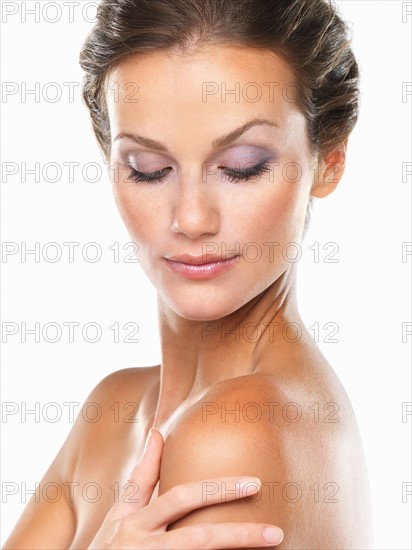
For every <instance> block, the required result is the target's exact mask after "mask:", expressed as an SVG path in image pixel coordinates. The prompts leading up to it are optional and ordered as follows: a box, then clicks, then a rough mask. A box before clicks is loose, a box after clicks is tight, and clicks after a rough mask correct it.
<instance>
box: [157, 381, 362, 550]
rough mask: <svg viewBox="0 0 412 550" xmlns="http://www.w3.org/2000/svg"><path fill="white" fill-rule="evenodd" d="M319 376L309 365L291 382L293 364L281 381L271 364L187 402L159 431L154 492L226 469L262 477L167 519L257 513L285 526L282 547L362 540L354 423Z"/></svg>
mask: <svg viewBox="0 0 412 550" xmlns="http://www.w3.org/2000/svg"><path fill="white" fill-rule="evenodd" d="M313 376H315V373H314V374H313ZM315 378H316V376H315ZM327 378H328V377H327V376H326V379H324V380H322V381H321V382H322V383H320V382H319V380H316V379H313V380H311V379H310V374H309V372H308V373H307V376H301V377H300V385H299V384H297V385H296V388H294V382H293V380H294V376H293V373H292V374H290V376H289V383H286V380H285V378H284V376H283V377H282V376H279V377H276V376H275V375H273V374H271V373H258V374H252V375H247V376H241V377H238V378H233V379H230V380H227V381H225V382H223V383H220V384H217V385H216V386H214V387H213V388H211V389H210V391H209V392H207V393H206V394H205V395H204V396H203V397H202V399H201V400H200V401H199V402H197V403H196V404H195V405H194V406H193V407H191V408H190V409H188V410H187V412H186V413H185V414H184V415H182V416H181V417H180V419H179V421H178V422H177V423H176V424H175V425H174V427H173V429H172V431H171V433H170V435H169V436H168V437H167V439H166V442H165V448H164V452H163V459H162V469H161V477H160V484H159V494H161V493H163V492H165V491H167V490H168V489H170V488H171V487H172V486H174V485H176V484H180V483H185V482H189V481H201V480H205V479H209V478H212V477H220V476H226V475H230V476H232V475H247V476H257V477H259V478H260V480H261V482H262V487H261V489H260V491H259V494H258V496H257V497H256V498H255V499H254V500H253V499H252V500H249V499H245V500H243V501H238V502H223V503H221V504H219V505H212V506H208V507H205V508H203V509H199V510H196V511H194V512H192V513H191V514H188V515H187V516H185V517H184V518H182V519H181V520H179V521H178V522H175V524H173V525H172V527H171V528H173V529H174V528H177V527H181V526H184V525H189V524H191V523H196V522H219V521H259V522H261V521H262V522H268V523H274V524H277V525H279V526H280V527H282V528H283V529H284V532H285V538H284V541H283V542H282V544H281V545H280V547H281V548H320V549H322V548H325V549H326V548H328V549H331V548H370V547H371V546H372V535H371V518H370V512H369V505H368V484H367V478H366V472H365V468H364V461H363V454H362V448H361V444H360V439H359V433H358V430H357V426H356V422H355V420H354V415H353V411H352V408H351V406H350V403H349V400H348V399H347V396H346V393H345V392H344V390H343V388H341V386H340V385H339V384H338V383H337V382H336V380H335V379H334V377H333V376H331V377H330V380H328V379H327ZM302 381H304V384H303V385H304V386H305V387H304V388H302V387H301V386H302ZM324 405H328V408H326V409H325V408H324ZM355 525H356V527H354V526H355Z"/></svg>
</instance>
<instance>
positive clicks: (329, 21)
mask: <svg viewBox="0 0 412 550" xmlns="http://www.w3.org/2000/svg"><path fill="white" fill-rule="evenodd" d="M350 43H351V37H350V36H349V27H348V25H347V24H346V23H345V22H344V21H343V20H342V19H341V17H340V16H339V14H338V8H337V7H336V5H335V4H333V3H332V2H331V1H329V0H264V1H262V0H101V3H100V4H99V7H98V10H97V22H96V24H95V25H94V27H93V29H92V30H91V32H90V33H89V35H88V37H87V39H86V41H85V43H84V45H83V47H82V50H81V52H80V60H79V61H80V65H81V67H82V69H83V71H84V73H85V74H84V79H83V87H82V95H83V100H84V102H85V104H86V106H87V107H88V109H89V111H90V116H91V121H92V126H93V131H94V133H95V135H96V138H97V141H98V144H99V146H100V149H101V151H102V153H103V155H104V157H105V159H106V161H107V160H108V158H109V156H110V141H111V136H110V125H109V117H108V112H107V107H106V101H105V91H106V90H105V84H106V79H107V76H108V75H109V73H110V71H111V70H112V69H114V68H115V66H116V65H117V64H118V63H119V62H120V61H122V60H124V59H125V58H126V57H128V56H131V55H136V54H139V53H140V54H145V53H153V52H156V51H170V52H173V53H182V54H184V53H190V52H191V51H195V50H196V48H198V47H202V46H205V45H210V44H226V45H239V46H247V47H251V48H260V49H266V50H271V51H273V52H274V53H276V54H278V55H280V56H281V57H283V59H284V60H285V61H286V62H287V63H288V64H289V65H290V67H291V68H292V72H293V74H294V77H295V82H296V85H297V96H296V99H295V101H296V105H297V107H298V109H299V110H300V111H301V112H302V114H303V115H304V117H305V119H306V128H307V137H308V141H309V146H310V150H311V152H312V154H314V155H316V156H318V157H322V156H323V155H325V154H326V153H327V152H329V151H332V150H333V149H334V148H335V147H336V146H338V145H339V144H340V143H341V142H343V141H344V140H345V139H346V138H347V137H348V136H349V135H350V133H351V132H352V130H353V128H354V126H355V124H356V121H357V118H358V110H359V95H360V93H359V68H358V64H357V62H356V59H355V56H354V54H353V51H352V49H351V46H350ZM312 200H313V199H310V201H309V204H308V211H307V217H306V223H305V230H306V227H307V225H308V223H309V219H310V212H311V207H312Z"/></svg>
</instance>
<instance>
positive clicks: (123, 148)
mask: <svg viewBox="0 0 412 550" xmlns="http://www.w3.org/2000/svg"><path fill="white" fill-rule="evenodd" d="M293 80H294V78H293V74H292V73H291V69H290V67H289V66H288V65H287V63H286V62H285V61H283V59H282V58H280V57H279V56H277V55H275V54H273V53H271V52H263V51H257V50H254V49H250V48H241V47H237V46H232V45H230V46H229V45H227V46H223V45H212V46H208V47H203V48H201V49H198V50H196V49H194V50H193V51H192V52H190V54H189V55H182V54H180V53H170V52H169V53H164V52H163V53H161V52H157V53H152V54H145V55H144V56H131V57H130V58H129V59H127V60H124V61H123V62H121V63H120V64H118V65H117V66H116V67H115V68H114V70H113V71H112V73H111V74H110V78H109V81H108V82H107V93H106V101H107V106H108V113H109V118H110V126H111V154H110V159H109V164H110V177H111V181H112V186H113V194H114V198H115V201H116V204H117V207H118V209H119V212H120V215H121V217H122V219H123V221H124V223H125V226H126V228H127V230H128V232H129V234H130V237H131V239H132V240H133V241H134V242H135V243H136V244H137V245H138V249H139V252H138V259H139V262H140V265H141V266H142V268H143V269H144V271H145V272H146V274H147V275H148V277H149V279H150V280H151V281H152V283H153V284H154V286H155V288H156V290H157V295H158V312H159V323H160V337H161V350H162V358H161V364H160V365H157V366H153V367H145V368H130V369H123V370H120V371H117V372H115V373H113V374H112V375H110V376H108V377H106V378H105V379H103V380H102V381H101V382H100V383H99V384H98V385H97V386H96V388H95V389H94V390H93V391H92V393H91V394H90V396H89V397H88V399H87V400H86V401H87V402H90V401H96V402H98V403H99V404H100V406H101V407H102V410H103V415H102V418H101V420H100V421H99V422H98V423H96V424H90V423H87V422H85V421H84V419H82V418H81V416H79V417H78V419H77V420H76V423H75V425H74V427H73V429H72V430H71V432H70V434H69V436H68V438H67V440H66V442H65V444H64V445H63V447H62V449H61V450H60V452H59V454H58V455H57V457H56V459H55V461H54V462H53V464H52V465H51V467H50V469H49V470H48V472H47V473H46V474H45V477H44V479H43V481H42V483H43V484H45V483H47V482H50V481H51V480H53V481H55V482H58V483H60V484H61V486H62V488H64V487H66V486H65V485H64V483H65V482H66V483H67V482H69V481H75V482H77V483H79V487H83V486H84V485H85V484H87V483H89V482H90V481H94V482H96V483H99V486H100V487H101V488H102V496H101V498H100V499H99V500H98V502H96V503H90V502H88V501H87V500H86V499H85V498H82V497H81V493H80V496H78V497H77V498H76V493H74V496H73V495H71V494H70V492H69V490H68V489H67V487H66V488H65V490H64V494H65V497H64V498H62V499H61V500H60V501H59V502H58V503H54V504H51V503H48V502H45V501H44V499H43V500H41V502H40V503H35V502H34V500H32V501H31V502H30V503H29V504H28V506H27V507H26V510H25V512H24V514H23V516H22V518H21V519H20V521H19V523H18V525H17V526H16V528H15V530H14V532H13V534H12V535H11V537H10V539H9V541H8V542H7V543H6V546H5V547H4V548H5V549H6V548H7V549H11V548H42V549H46V548H50V549H51V548H53V549H56V548H69V549H72V550H75V549H76V550H77V549H80V548H89V547H90V548H95V547H96V546H95V542H92V541H93V540H95V541H98V543H97V544H98V545H100V546H99V547H102V548H112V547H113V544H114V543H113V540H116V537H118V539H117V540H116V543H115V546H114V547H116V548H119V549H122V548H129V547H131V548H139V547H142V546H139V545H141V544H146V546H144V547H145V548H147V547H152V548H165V547H166V548H167V547H170V548H173V547H176V548H196V547H202V548H238V547H239V544H241V545H242V546H241V547H243V548H247V547H256V548H257V547H260V546H263V544H264V542H263V539H262V532H263V531H262V530H263V525H275V526H278V527H280V528H281V529H282V530H283V532H284V538H283V541H282V542H281V543H280V544H278V545H277V546H276V547H277V548H280V549H309V548H310V549H313V548H317V549H325V550H326V549H328V550H330V549H338V548H339V549H343V548H345V549H355V548H362V549H367V548H373V536H372V528H371V523H372V520H371V512H370V502H369V494H368V480H367V474H366V468H365V461H364V457H363V451H362V445H361V441H360V437H359V431H358V427H357V423H356V418H355V415H354V413H353V410H352V407H351V404H350V401H349V399H348V397H347V395H346V392H345V390H344V388H343V387H342V384H341V383H340V381H339V379H338V378H337V376H336V374H335V373H334V371H333V369H332V367H331V366H330V365H329V364H328V362H327V360H326V359H325V357H324V356H323V355H322V353H321V352H320V350H319V349H318V347H317V346H316V344H315V343H314V341H313V338H312V336H311V334H310V333H309V331H308V330H307V329H306V327H305V325H304V323H303V321H302V319H301V317H300V315H299V311H298V307H297V301H296V274H297V263H296V262H293V261H290V260H289V259H288V257H287V256H285V254H283V253H282V252H283V251H284V250H285V247H287V246H288V244H289V243H298V244H299V243H301V240H302V233H303V226H304V220H305V213H306V207H307V204H308V200H309V197H310V196H312V197H317V198H321V197H325V196H327V195H328V194H330V193H331V192H332V191H333V190H334V189H335V188H336V186H337V184H338V182H339V180H340V179H341V177H342V174H343V171H344V165H345V157H346V148H347V140H344V141H342V143H340V144H339V146H338V147H336V148H335V149H334V150H333V151H329V152H328V153H327V154H326V155H325V156H324V157H322V158H318V157H315V156H312V154H311V153H310V148H309V142H308V139H307V135H306V121H305V118H304V116H303V115H302V113H300V111H299V110H298V108H297V106H296V104H295V102H294V101H292V100H291V99H290V96H288V94H287V92H286V90H289V89H290V88H288V84H290V83H291V82H293ZM271 82H272V83H274V82H276V83H278V84H277V85H275V86H273V87H272V88H270V87H268V86H267V83H271ZM205 83H209V84H210V83H214V84H213V86H212V87H211V88H208V89H209V90H210V89H212V88H213V89H215V90H216V85H217V87H218V88H217V90H218V92H217V93H214V94H210V95H207V96H204V94H203V95H202V92H204V90H205ZM236 83H239V86H240V90H241V91H242V90H248V91H249V93H247V92H246V93H245V95H243V93H242V92H241V94H240V97H238V98H236V96H235V95H233V94H232V95H231V94H227V95H225V94H224V93H223V94H222V93H221V92H222V89H223V84H225V85H226V88H227V90H233V89H234V88H235V86H236ZM250 83H254V84H257V86H258V87H260V89H261V91H262V95H261V97H260V98H259V99H258V100H257V101H251V100H250V97H253V94H252V89H251V88H247V86H248V84H250ZM265 83H266V84H265ZM136 84H138V95H137V96H134V97H135V98H136V97H137V99H138V101H137V102H136V101H131V100H130V99H131V95H130V94H131V92H133V91H136ZM237 99H239V101H238V100H237ZM257 119H258V120H259V121H260V123H259V124H254V125H253V126H250V127H249V128H248V129H246V128H244V132H243V133H241V132H240V131H239V132H237V134H236V135H234V134H233V132H234V131H235V130H236V129H238V128H240V127H242V126H243V127H244V125H245V124H246V123H248V122H250V121H252V120H255V121H256V120H257ZM263 119H265V120H268V121H270V122H272V124H263V123H262V120H263ZM228 134H232V135H231V138H232V140H231V141H229V139H228V137H227V136H228ZM139 136H140V137H139ZM223 136H226V138H225V139H224V140H223ZM143 138H144V139H143ZM218 140H219V141H218ZM262 161H267V162H268V163H269V165H270V167H271V170H270V171H267V172H265V173H263V174H261V175H260V176H258V177H256V178H254V179H252V180H249V181H246V180H242V181H231V180H230V178H229V179H228V177H227V176H228V174H229V173H230V169H232V175H233V169H234V168H236V167H237V168H240V169H243V168H246V167H250V166H254V165H256V164H258V163H260V162H262ZM132 168H133V169H134V170H137V171H139V172H142V173H146V174H147V173H154V172H155V171H158V170H160V171H162V173H163V174H165V177H164V178H163V180H162V181H158V182H154V183H148V182H139V183H136V182H135V181H133V180H132V179H131V178H130V177H129V175H130V173H131V170H132ZM268 243H269V245H268ZM270 243H272V244H270ZM273 243H278V244H273ZM251 244H252V245H253V246H251ZM206 245H207V246H212V247H213V251H214V252H215V253H217V254H221V255H222V256H224V255H225V254H226V253H228V252H229V255H233V254H236V255H237V256H238V259H237V261H236V264H235V265H234V266H233V268H232V269H230V270H229V271H227V272H225V273H221V274H219V275H217V276H215V277H213V278H211V279H207V280H193V279H187V278H185V277H182V276H181V275H179V274H178V273H175V272H173V271H172V270H171V269H169V266H168V264H167V260H166V259H165V257H167V256H175V255H180V254H191V255H196V256H198V255H201V254H202V253H204V252H205V248H204V247H205V246H206ZM256 249H257V250H260V251H261V256H260V257H258V259H256V256H255V255H254V254H253V252H254V251H256ZM208 250H210V249H208ZM119 283H120V282H119ZM120 284H121V283H120ZM115 290H116V289H113V291H114V292H115ZM136 292H138V289H136ZM139 314H143V312H140V313H139ZM293 327H294V328H293ZM290 329H291V330H290ZM294 336H296V337H295V338H294ZM361 367H362V366H361V365H355V364H354V365H348V368H361ZM113 402H116V403H118V404H119V407H120V408H119V410H120V418H119V415H118V416H117V417H115V413H114V411H113ZM133 407H134V408H133ZM130 411H132V413H133V411H134V413H135V414H134V416H133V414H132V415H131V414H129V412H130ZM259 414H260V416H259ZM133 418H134V419H135V422H133ZM136 420H137V422H136ZM151 427H156V428H158V430H159V431H160V433H161V435H162V437H163V440H164V446H162V444H161V442H160V441H159V437H158V438H157V439H158V443H157V444H158V446H159V447H158V448H157V449H156V450H154V451H153V452H154V454H156V452H158V453H159V454H157V455H156V456H157V459H154V463H153V464H152V467H153V469H152V470H151V471H150V473H148V474H147V477H146V475H145V474H143V475H142V472H141V471H140V470H139V468H138V469H137V470H135V469H134V468H135V466H136V463H137V462H138V461H139V459H140V458H141V456H142V453H143V447H144V443H145V440H146V437H147V434H148V432H149V430H150V428H151ZM155 433H156V432H155ZM158 435H159V434H158V433H157V435H156V436H158ZM161 446H162V449H160V447H161ZM160 453H161V463H160V470H159V472H158V478H159V481H158V483H157V485H156V486H155V487H154V488H153V484H154V479H155V478H156V475H157V472H156V468H157V466H156V460H158V459H159V456H160ZM141 467H142V464H140V468H141ZM144 467H146V466H143V468H144ZM150 468H151V466H148V469H149V470H150ZM131 471H134V474H132V479H136V480H141V481H140V483H139V486H142V487H143V494H144V496H143V500H142V502H144V503H146V502H147V501H148V498H149V494H150V493H151V491H152V489H153V491H152V493H151V495H150V500H149V502H148V508H141V509H135V508H133V510H132V513H131V515H130V517H124V516H122V513H123V512H119V509H118V507H117V503H113V500H114V498H113V496H114V494H115V487H114V485H115V484H116V483H117V484H118V487H119V488H124V486H125V484H126V482H127V480H128V479H129V478H130V472H131ZM143 471H146V470H143ZM133 476H136V477H135V478H133ZM239 476H242V477H243V476H253V477H257V478H259V479H260V482H261V488H260V489H259V490H258V491H257V492H256V494H255V498H252V495H251V492H252V491H253V488H252V486H251V485H250V486H249V489H250V492H247V493H246V494H244V493H242V495H239V494H235V495H234V496H233V495H232V496H229V495H230V491H229V490H228V487H229V486H228V485H225V486H223V485H222V486H221V485H218V492H217V495H218V499H219V501H218V502H216V501H214V500H213V502H212V501H211V500H210V498H211V499H213V498H216V494H215V495H214V494H213V487H214V486H213V485H212V486H211V487H212V489H211V490H209V489H210V486H209V485H207V484H205V483H206V480H212V479H214V480H216V479H217V478H220V479H221V478H223V477H228V478H232V480H233V478H234V477H236V478H238V477H239ZM143 478H144V479H143ZM219 483H220V482H219ZM193 484H195V485H193ZM199 484H200V485H201V487H202V490H203V488H206V490H207V492H206V494H205V495H204V496H205V499H204V501H203V500H202V502H201V503H200V506H198V505H199V495H198V494H196V491H197V490H198V488H199ZM252 485H253V484H252ZM176 487H179V488H178V489H175V492H173V488H176ZM125 490H126V489H125ZM127 490H129V491H130V487H129V488H128V489H127ZM219 491H220V492H221V493H220V492H219ZM128 494H129V496H130V493H128ZM239 496H242V498H239ZM206 497H208V498H206ZM223 497H224V498H223ZM222 500H224V501H222ZM162 506H164V508H163V509H162ZM113 510H114V511H113ZM181 512H184V515H182V514H181ZM119 513H120V516H121V517H122V518H123V519H122V521H121V528H120V529H119V530H118V531H117V534H116V533H113V526H114V523H113V521H114V520H115V519H116V518H117V519H119V517H120V516H119V515H118V514H119ZM139 518H141V519H139ZM143 518H144V520H143ZM142 522H143V523H142ZM156 522H157V523H156ZM238 522H241V523H242V524H243V528H242V529H243V531H241V532H240V531H239V529H238V527H239V526H238V527H236V526H235V525H233V527H231V528H230V529H228V528H227V525H226V524H227V523H231V524H234V523H238ZM143 524H144V529H146V528H148V529H149V531H148V532H147V531H142V526H143ZM205 524H207V526H205ZM166 525H167V527H166ZM199 526H202V527H199ZM189 527H195V528H196V531H195V533H196V534H195V535H193V532H189V531H187V532H185V531H183V530H182V529H183V528H189ZM151 528H153V529H154V530H153V529H152V531H150V529H151ZM165 528H166V530H167V531H166V532H165ZM205 529H206V533H205V531H204V530H205ZM175 533H177V535H174V536H177V537H179V536H181V537H182V538H183V539H184V540H182V539H180V538H179V539H178V540H177V539H173V544H172V545H171V546H170V545H169V546H167V544H168V543H167V542H166V539H165V536H166V535H169V534H170V535H173V534H175ZM154 535H156V537H157V538H156V537H155V536H154ZM158 535H159V536H158ZM193 536H195V537H196V540H197V541H198V542H197V543H196V541H195V540H194V539H193ZM223 536H224V537H227V538H226V539H225V540H222V538H221V537H223ZM95 537H96V538H95ZM145 537H146V538H145ZM170 540H172V539H170ZM143 541H144V543H143ZM259 541H260V542H259ZM156 543H158V544H159V546H147V545H150V544H156ZM174 544H176V545H177V546H173V545H174ZM196 544H198V546H196ZM90 545H91V546H90ZM93 545H94V546H93ZM110 545H112V546H110ZM122 545H123V546H122ZM128 545H129V546H128ZM274 545H276V542H274V543H272V547H273V546H274Z"/></svg>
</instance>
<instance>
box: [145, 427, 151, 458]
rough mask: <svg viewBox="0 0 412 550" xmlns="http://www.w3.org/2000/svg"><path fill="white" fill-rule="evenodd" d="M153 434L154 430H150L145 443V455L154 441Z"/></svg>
mask: <svg viewBox="0 0 412 550" xmlns="http://www.w3.org/2000/svg"><path fill="white" fill-rule="evenodd" d="M152 434H153V428H150V430H149V433H148V435H147V439H146V443H145V446H144V449H143V453H145V452H146V451H147V448H148V447H149V445H150V442H151V440H152Z"/></svg>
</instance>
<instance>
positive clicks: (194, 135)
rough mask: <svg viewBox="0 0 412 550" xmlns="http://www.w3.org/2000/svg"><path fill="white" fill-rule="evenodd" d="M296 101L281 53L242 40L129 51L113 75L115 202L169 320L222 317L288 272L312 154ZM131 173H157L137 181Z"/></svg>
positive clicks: (298, 236)
mask: <svg viewBox="0 0 412 550" xmlns="http://www.w3.org/2000/svg"><path fill="white" fill-rule="evenodd" d="M295 96H296V88H295V85H294V79H293V75H292V72H291V71H290V68H289V67H288V65H287V64H286V63H285V62H284V61H283V60H282V59H281V58H280V57H278V56H277V55H275V54H273V53H271V52H262V51H255V50H253V49H250V48H243V47H235V46H210V47H208V48H204V49H201V50H198V51H197V52H196V53H195V54H192V55H178V54H173V55H172V54H167V53H154V54H147V55H145V56H140V57H137V56H133V57H130V58H129V59H127V60H125V61H123V62H122V63H120V64H119V65H118V66H117V67H116V68H115V70H114V71H113V72H112V74H111V76H110V79H109V81H108V87H107V94H106V100H107V106H108V112H109V119H110V127H111V137H112V144H111V157H110V166H111V170H110V173H111V179H112V184H113V193H114V197H115V200H116V203H117V206H118V208H119V211H120V214H121V216H122V218H123V221H124V223H125V225H126V227H127V229H128V231H129V234H130V236H131V238H132V240H133V241H134V242H135V243H136V244H137V246H138V249H139V252H138V259H139V262H140V263H141V265H142V267H143V269H144V271H145V272H146V274H147V275H148V277H149V278H150V280H151V281H152V283H153V284H154V285H155V287H156V289H157V292H158V294H159V297H160V299H161V300H162V301H163V302H164V303H165V304H166V305H167V306H169V307H170V308H171V309H172V310H173V311H174V312H176V313H177V314H178V315H180V316H182V317H184V318H187V319H193V320H202V321H206V320H212V319H217V318H220V317H223V316H225V315H228V314H230V313H232V312H233V311H235V310H237V309H239V308H240V307H241V306H243V305H244V304H246V303H247V302H249V301H250V300H251V299H252V298H254V297H256V296H257V295H258V294H260V293H261V292H262V291H264V290H265V289H266V288H267V287H268V286H269V285H271V284H272V283H273V282H274V281H275V280H277V279H278V278H279V277H280V276H281V275H282V274H284V272H285V271H287V270H289V269H291V268H292V267H293V265H294V264H293V262H291V261H290V260H288V257H289V258H291V259H292V260H293V259H294V258H295V255H296V253H297V247H296V245H293V244H292V245H289V243H300V241H301V237H302V231H303V225H304V220H305V213H306V207H307V203H308V199H309V195H310V192H311V185H312V183H313V181H314V166H313V163H314V160H315V159H313V158H312V157H311V155H310V152H309V143H308V141H307V137H306V131H305V128H306V127H305V119H304V116H303V115H302V114H301V113H300V112H299V111H298V109H297V105H296V103H295V102H294V97H295ZM263 120H265V121H267V123H260V124H259V123H256V124H251V125H250V126H248V127H247V128H243V127H244V126H245V125H246V124H247V123H249V122H251V121H252V122H253V121H256V122H257V121H261V122H262V121H263ZM239 128H243V129H244V131H243V132H242V131H241V130H239V131H237V130H238V129H239ZM229 134H230V136H229ZM225 136H229V137H225ZM143 138H144V139H143ZM261 164H266V171H263V172H262V173H260V174H258V175H255V176H254V177H251V178H250V179H249V180H247V179H240V177H242V175H244V174H242V173H241V172H242V171H244V170H247V169H249V170H250V169H251V168H253V167H255V166H257V165H261ZM132 169H133V170H134V171H135V172H134V174H135V175H136V171H137V172H140V173H144V174H152V176H151V177H152V178H155V177H161V178H162V179H161V180H154V181H134V180H133V179H131V178H130V177H129V175H130V173H131V172H132ZM239 171H240V172H239ZM157 172H158V173H157ZM153 173H155V174H153ZM254 173H255V174H256V171H255V172H254ZM138 177H139V176H138ZM182 255H189V257H188V258H187V257H186V258H185V257H183V258H177V259H176V260H175V261H173V260H171V258H176V257H179V256H182ZM222 258H223V260H225V259H226V260H227V261H226V262H220V263H217V264H216V263H215V264H214V265H213V263H212V264H211V265H209V266H205V265H203V266H202V265H197V267H196V266H193V265H188V264H193V263H195V264H199V262H201V263H203V264H205V263H209V264H210V262H212V260H214V261H215V262H216V260H218V259H222ZM229 258H231V259H230V260H229Z"/></svg>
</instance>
